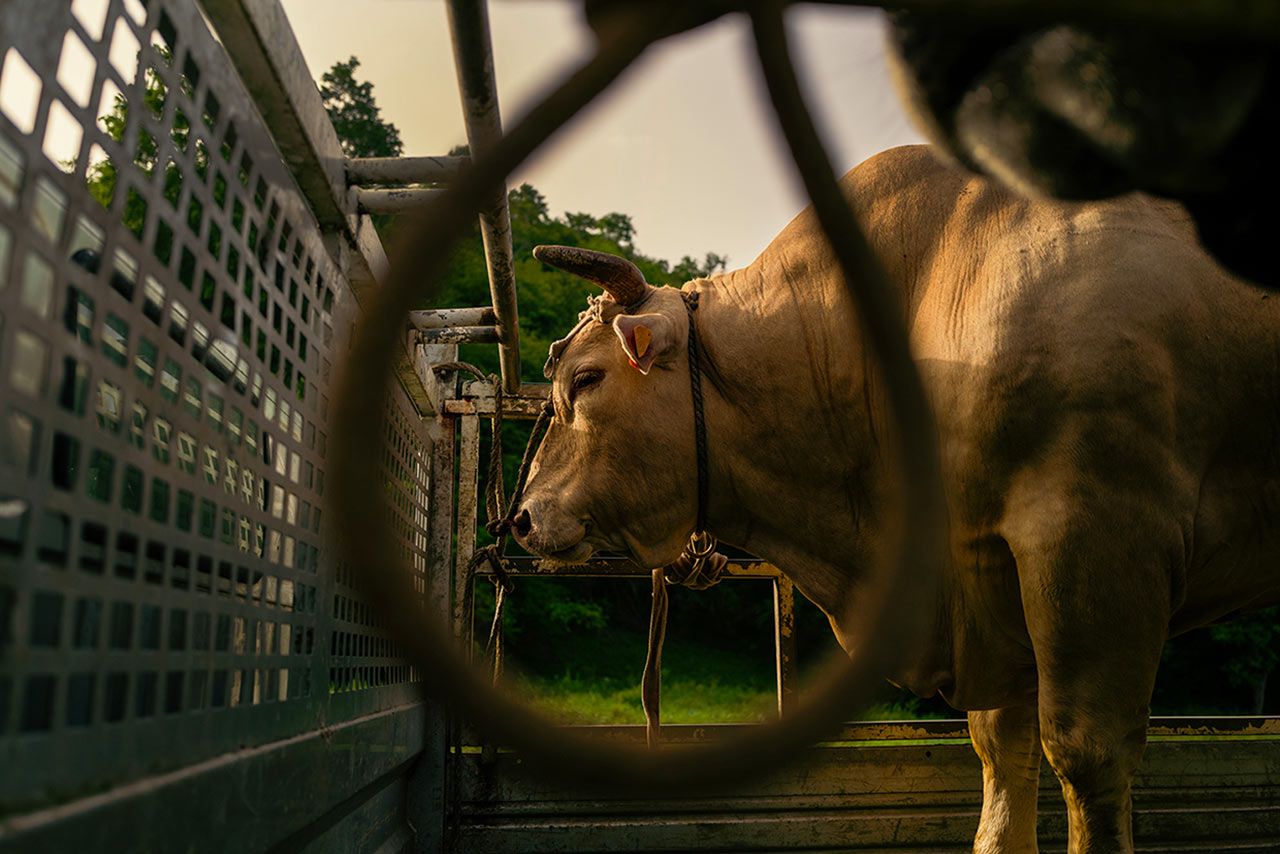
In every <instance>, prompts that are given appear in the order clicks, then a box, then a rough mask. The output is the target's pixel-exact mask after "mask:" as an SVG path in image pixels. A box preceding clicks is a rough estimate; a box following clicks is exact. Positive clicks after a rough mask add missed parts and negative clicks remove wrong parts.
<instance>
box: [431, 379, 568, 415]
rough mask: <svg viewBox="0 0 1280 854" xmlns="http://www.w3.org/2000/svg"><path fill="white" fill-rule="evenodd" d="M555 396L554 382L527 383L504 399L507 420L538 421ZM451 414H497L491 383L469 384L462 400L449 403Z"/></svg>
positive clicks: (449, 412)
mask: <svg viewBox="0 0 1280 854" xmlns="http://www.w3.org/2000/svg"><path fill="white" fill-rule="evenodd" d="M550 395H551V384H550V383H525V384H524V385H522V386H520V391H519V392H517V393H516V394H504V395H503V396H502V414H503V416H504V417H506V418H537V417H538V413H539V412H540V411H541V410H542V405H543V404H544V403H546V401H547V398H548V397H549V396H550ZM445 412H446V413H447V414H450V415H485V416H492V415H493V412H494V396H493V390H492V387H491V386H490V385H489V383H487V382H486V383H482V382H469V383H466V384H464V385H463V387H462V399H461V400H451V401H449V402H448V403H446V404H445Z"/></svg>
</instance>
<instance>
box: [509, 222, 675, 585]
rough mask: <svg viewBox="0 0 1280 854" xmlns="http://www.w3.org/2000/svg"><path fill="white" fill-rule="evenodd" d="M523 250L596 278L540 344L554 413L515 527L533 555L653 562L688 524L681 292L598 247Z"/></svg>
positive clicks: (663, 560)
mask: <svg viewBox="0 0 1280 854" xmlns="http://www.w3.org/2000/svg"><path fill="white" fill-rule="evenodd" d="M533 254H534V257H535V258H537V259H538V260H540V261H542V262H543V263H545V264H550V265H552V266H555V267H559V268H561V269H563V270H567V271H568V272H571V273H574V274H575V275H578V276H581V277H583V278H585V279H588V280H590V281H592V282H595V283H596V284H598V285H600V286H601V287H602V288H604V290H605V291H606V292H607V294H608V296H607V297H602V298H600V299H598V300H593V302H592V306H591V308H590V309H589V310H588V311H587V312H584V313H583V316H582V321H581V322H580V323H579V324H578V326H577V327H576V328H575V329H574V330H573V332H571V333H570V335H569V336H568V337H567V338H565V339H562V340H561V341H557V342H556V343H555V344H553V345H552V347H551V357H550V359H548V361H547V368H546V373H547V378H548V379H550V380H551V384H552V387H551V395H552V402H553V404H554V406H555V416H554V418H553V419H552V421H551V423H550V426H549V427H548V429H547V433H546V436H545V438H544V439H543V440H542V445H541V446H540V447H539V448H538V452H537V454H536V456H535V457H534V460H533V465H532V468H531V469H530V474H529V480H528V483H527V485H526V487H525V492H524V497H523V499H522V501H521V503H520V507H519V508H517V510H516V514H515V518H514V526H513V529H514V532H515V534H516V537H517V539H518V540H519V541H520V543H521V544H522V545H523V546H524V547H525V548H527V549H529V550H530V551H532V552H536V553H538V554H541V555H545V556H548V557H552V558H555V559H557V560H562V561H565V562H579V561H583V560H586V559H587V558H588V557H590V556H591V554H592V553H593V552H595V551H597V550H625V551H627V552H629V553H630V555H631V557H633V558H634V559H635V560H636V561H637V562H638V563H639V564H641V565H642V566H645V567H657V566H662V565H664V564H667V563H670V562H671V561H673V560H675V559H676V557H678V556H679V554H680V552H681V550H682V549H683V548H684V544H685V542H686V541H687V540H688V537H689V534H690V532H691V531H692V529H693V525H694V521H695V517H696V512H697V507H696V504H697V497H696V482H695V477H694V472H695V456H694V439H693V426H692V424H693V403H692V399H691V397H690V393H689V375H688V370H689V365H688V354H687V350H686V342H687V340H688V320H687V314H686V309H685V307H684V302H683V300H682V299H681V296H680V291H678V290H675V289H673V288H665V287H664V288H655V287H653V286H651V285H649V284H648V283H646V282H645V280H644V276H643V275H642V274H641V272H640V271H639V270H638V269H637V268H636V266H635V265H634V264H632V263H631V262H630V261H627V260H626V259H625V258H619V257H617V256H615V255H608V254H605V253H603V252H593V251H591V250H586V249H579V248H575V247H565V246H539V247H538V248H536V249H535V250H534V252H533Z"/></svg>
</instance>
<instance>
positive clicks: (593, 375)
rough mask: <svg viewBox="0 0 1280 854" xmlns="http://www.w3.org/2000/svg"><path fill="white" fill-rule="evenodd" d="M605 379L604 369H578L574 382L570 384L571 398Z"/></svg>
mask: <svg viewBox="0 0 1280 854" xmlns="http://www.w3.org/2000/svg"><path fill="white" fill-rule="evenodd" d="M602 379H604V371H599V370H586V371H578V373H576V374H574V375H573V383H572V384H570V386H569V400H570V401H572V400H573V399H574V398H575V397H577V396H578V392H580V391H582V390H583V389H588V388H591V387H592V386H593V385H596V384H597V383H599V382H600V381H601V380H602Z"/></svg>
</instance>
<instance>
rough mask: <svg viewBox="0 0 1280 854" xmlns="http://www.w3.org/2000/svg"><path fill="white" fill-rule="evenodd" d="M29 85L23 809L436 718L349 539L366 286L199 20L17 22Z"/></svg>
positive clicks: (3, 783) (13, 448)
mask: <svg viewBox="0 0 1280 854" xmlns="http://www.w3.org/2000/svg"><path fill="white" fill-rule="evenodd" d="M0 61H2V62H3V66H2V68H0V418H2V419H3V421H2V422H0V656H2V658H0V757H2V758H0V761H2V762H3V763H4V766H5V767H6V768H11V769H12V768H20V769H22V773H21V774H11V773H6V774H3V775H0V803H2V804H4V805H5V807H6V809H8V810H10V811H15V810H16V811H23V810H26V809H31V808H34V807H37V806H41V805H47V804H51V803H56V802H60V801H65V800H68V799H70V798H72V797H74V796H77V795H84V794H87V793H91V792H94V791H99V790H102V789H105V788H107V787H110V786H115V785H119V784H120V783H122V782H125V781H128V780H130V779H135V778H138V777H141V776H143V775H147V774H154V773H156V772H158V771H163V770H166V769H170V768H176V767H179V766H184V765H190V764H191V763H194V762H198V761H200V760H203V759H207V758H209V757H212V756H216V755H218V754H221V753H224V752H227V751H231V750H235V749H238V748H242V747H245V746H252V745H255V744H264V743H267V742H270V741H272V740H278V739H281V738H284V737H287V736H290V735H293V734H296V733H301V732H307V731H312V730H314V729H316V728H317V727H319V726H323V725H326V724H330V723H335V722H340V721H345V720H350V719H352V718H354V717H356V716H359V715H365V714H369V713H371V712H376V711H378V710H384V709H389V708H392V707H395V706H397V705H401V704H404V703H407V702H410V701H413V700H416V698H417V693H416V690H415V688H414V681H415V675H414V672H413V669H412V668H411V667H409V666H408V665H407V664H405V663H404V662H403V661H402V660H401V659H400V658H399V657H397V655H396V652H397V651H396V648H395V644H394V643H393V642H392V641H391V640H390V639H389V637H388V635H387V633H386V632H385V630H384V629H383V628H382V627H381V626H380V625H379V621H378V618H377V617H376V615H375V614H373V613H372V611H371V609H370V608H369V607H368V606H367V605H366V604H365V603H364V602H363V601H362V600H361V598H360V596H359V594H358V593H357V591H356V590H355V588H354V579H352V578H351V577H350V573H349V572H347V571H346V570H345V568H344V567H342V566H338V565H335V563H334V559H333V558H332V557H331V549H330V543H329V541H328V538H327V535H326V529H327V527H328V525H329V522H330V520H329V519H328V518H327V517H326V515H325V511H324V510H323V505H324V496H325V460H326V455H327V451H328V443H329V439H328V429H327V426H326V423H327V415H328V408H329V399H328V396H327V395H328V388H329V385H330V382H331V374H332V372H333V370H334V364H335V363H336V362H338V361H339V360H340V359H341V354H342V353H343V352H344V350H345V347H346V339H347V335H348V333H349V328H350V325H351V323H352V317H353V314H354V306H353V304H352V303H353V299H352V298H351V296H350V290H349V288H348V283H347V281H346V280H345V278H344V273H343V270H341V269H338V268H337V267H336V266H335V264H334V262H333V260H332V259H331V257H330V255H329V254H328V253H327V252H326V248H325V243H324V238H323V237H322V235H321V233H320V230H319V229H318V227H317V225H316V223H315V219H314V217H313V215H312V213H311V211H310V210H309V208H308V207H307V205H306V203H305V201H304V199H303V198H302V196H301V195H300V193H299V192H298V190H297V188H296V187H295V185H294V182H293V179H292V178H291V176H290V173H289V171H288V169H287V168H286V165H285V163H284V162H283V160H282V158H281V156H280V154H279V153H278V151H277V150H276V148H275V146H274V144H273V143H272V138H271V134H270V129H269V128H268V127H267V125H266V124H265V123H264V121H263V118H262V117H261V116H260V115H258V113H257V112H256V111H255V108H254V106H253V102H252V100H251V99H250V98H249V97H248V95H247V94H246V93H245V90H244V86H243V85H242V84H241V82H240V80H239V79H238V78H237V77H236V75H235V73H234V71H233V68H232V65H231V63H230V62H229V60H228V58H227V56H226V55H225V53H224V52H223V51H222V49H221V47H220V45H219V44H218V42H217V41H216V40H215V39H214V38H213V37H212V35H211V34H210V32H209V30H208V27H207V25H206V23H205V20H204V18H203V17H202V15H201V13H200V11H199V9H198V8H197V7H196V6H195V4H194V3H193V2H190V0H164V2H161V0H150V2H146V3H143V2H139V0H75V2H73V3H60V2H50V0H21V1H19V0H9V2H0ZM389 407H390V411H389V419H388V427H387V436H386V439H387V441H386V445H385V447H384V448H382V449H376V450H371V451H370V464H371V465H374V464H376V465H380V466H381V468H382V470H383V471H384V472H385V474H386V481H387V489H388V494H389V495H390V496H391V498H392V502H391V503H392V505H393V508H392V510H391V512H393V513H395V515H396V518H397V521H398V525H399V531H400V533H401V535H402V536H403V538H404V543H405V545H404V548H405V555H406V558H407V560H406V565H407V566H409V567H411V570H410V571H411V572H412V574H413V575H414V576H415V579H414V586H415V589H416V590H417V591H418V592H419V593H421V592H422V591H424V589H425V586H426V582H425V571H426V566H425V549H426V533H425V529H426V527H427V494H428V487H429V477H428V472H429V466H428V462H429V459H430V453H431V444H430V440H429V439H428V438H427V437H426V435H425V433H423V431H422V426H421V423H420V422H419V421H418V419H417V418H416V417H414V416H413V414H412V410H411V407H410V406H409V404H408V401H407V399H406V398H405V396H404V394H403V392H401V391H399V390H396V392H395V393H394V394H393V397H392V401H391V403H390V405H389Z"/></svg>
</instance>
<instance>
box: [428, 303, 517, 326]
mask: <svg viewBox="0 0 1280 854" xmlns="http://www.w3.org/2000/svg"><path fill="white" fill-rule="evenodd" d="M495 321H496V315H494V313H493V309H492V308H491V307H490V306H487V305H486V306H481V307H479V308H438V309H428V310H425V311H411V312H409V323H411V324H412V325H413V328H414V329H444V328H446V327H450V326H492V325H493V324H494V322H495Z"/></svg>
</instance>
